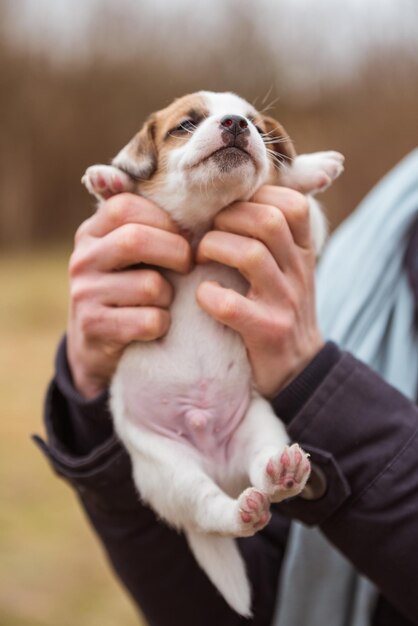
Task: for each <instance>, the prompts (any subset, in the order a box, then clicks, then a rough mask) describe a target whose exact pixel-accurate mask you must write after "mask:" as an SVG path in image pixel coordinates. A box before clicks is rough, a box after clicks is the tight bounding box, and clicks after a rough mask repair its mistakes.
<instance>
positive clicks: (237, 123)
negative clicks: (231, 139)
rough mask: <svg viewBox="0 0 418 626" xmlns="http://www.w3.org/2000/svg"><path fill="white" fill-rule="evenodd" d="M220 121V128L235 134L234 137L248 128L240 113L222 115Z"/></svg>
mask: <svg viewBox="0 0 418 626" xmlns="http://www.w3.org/2000/svg"><path fill="white" fill-rule="evenodd" d="M220 123H221V127H222V128H224V129H225V130H227V131H228V132H230V133H231V134H232V135H235V137H236V136H237V135H239V134H240V133H244V132H245V131H246V130H247V129H248V122H247V120H246V119H245V117H241V115H224V116H223V118H222V119H221V122H220Z"/></svg>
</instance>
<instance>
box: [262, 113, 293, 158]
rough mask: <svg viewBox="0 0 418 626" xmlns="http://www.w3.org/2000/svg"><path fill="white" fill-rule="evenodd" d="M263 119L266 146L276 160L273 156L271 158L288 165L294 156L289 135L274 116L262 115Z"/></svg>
mask: <svg viewBox="0 0 418 626" xmlns="http://www.w3.org/2000/svg"><path fill="white" fill-rule="evenodd" d="M263 121H264V125H265V128H266V143H267V146H266V147H267V148H268V149H269V150H272V151H273V152H274V155H275V156H276V157H277V160H276V159H274V157H273V159H274V161H276V163H277V162H279V163H282V164H283V165H288V164H289V163H291V162H292V160H293V159H294V158H295V156H296V150H295V148H294V146H293V143H292V141H291V140H290V138H289V135H288V134H287V132H286V131H285V129H284V128H283V126H282V125H281V124H279V122H277V121H276V120H275V119H274V118H272V117H268V116H266V115H264V116H263Z"/></svg>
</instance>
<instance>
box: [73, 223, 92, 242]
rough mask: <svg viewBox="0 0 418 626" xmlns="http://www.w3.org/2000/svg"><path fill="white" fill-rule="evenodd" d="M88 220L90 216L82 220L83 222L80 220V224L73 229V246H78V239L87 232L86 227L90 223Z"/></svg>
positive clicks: (82, 237)
mask: <svg viewBox="0 0 418 626" xmlns="http://www.w3.org/2000/svg"><path fill="white" fill-rule="evenodd" d="M90 222H91V218H89V219H87V220H84V222H82V223H81V224H80V226H79V227H78V228H77V230H76V231H75V234H74V245H75V246H78V245H79V243H80V241H81V240H82V239H84V237H85V235H86V232H87V229H88V226H89V225H90Z"/></svg>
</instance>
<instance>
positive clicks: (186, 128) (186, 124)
mask: <svg viewBox="0 0 418 626" xmlns="http://www.w3.org/2000/svg"><path fill="white" fill-rule="evenodd" d="M196 126H197V123H196V122H195V121H193V120H184V121H183V122H181V124H179V125H178V126H176V127H175V128H172V129H171V130H170V135H173V134H179V133H192V132H193V131H194V130H195V128H196Z"/></svg>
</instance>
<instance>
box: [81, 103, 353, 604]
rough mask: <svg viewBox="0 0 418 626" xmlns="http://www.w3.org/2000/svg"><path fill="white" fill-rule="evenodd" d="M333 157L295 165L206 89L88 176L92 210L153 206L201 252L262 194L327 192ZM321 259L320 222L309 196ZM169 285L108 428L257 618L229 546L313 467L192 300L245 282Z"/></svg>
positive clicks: (196, 278)
mask: <svg viewBox="0 0 418 626" xmlns="http://www.w3.org/2000/svg"><path fill="white" fill-rule="evenodd" d="M342 163H343V157H342V155H340V154H339V153H337V152H322V153H314V154H308V155H301V156H296V153H295V150H294V147H293V145H292V143H291V141H290V140H289V138H288V137H287V134H286V132H285V131H284V129H283V128H282V126H281V125H280V124H279V123H278V122H276V121H275V120H273V119H271V118H269V117H266V116H264V115H262V114H261V113H259V112H258V111H257V110H256V109H255V108H254V107H253V106H251V105H250V104H249V103H248V102H246V101H245V100H243V99H242V98H240V97H238V96H236V95H234V94H232V93H211V92H206V91H202V92H199V93H195V94H192V95H188V96H185V97H183V98H180V99H178V100H176V101H175V102H174V103H172V104H171V105H170V106H168V107H167V108H165V109H163V110H161V111H158V112H157V113H154V114H153V115H151V117H150V118H149V119H148V120H147V121H146V123H145V124H144V126H143V127H142V129H141V130H140V131H139V132H138V134H136V135H135V136H134V138H133V139H132V140H131V141H130V142H129V143H128V144H127V146H125V147H124V148H123V149H122V150H121V151H120V152H119V154H118V155H117V156H116V157H115V158H114V159H113V161H112V165H110V166H108V165H93V166H92V167H89V168H88V169H87V171H86V173H85V175H84V177H83V182H84V184H85V185H86V187H87V189H88V190H89V191H90V192H91V193H92V194H94V195H95V196H96V197H97V198H98V199H99V200H101V199H103V198H108V197H110V196H111V195H113V194H116V193H120V192H122V191H130V192H133V193H137V194H139V195H141V196H144V197H146V198H149V199H151V200H153V201H154V202H156V203H157V204H158V205H159V206H160V207H162V208H163V209H165V210H166V211H167V213H169V214H170V215H171V217H172V218H173V219H174V220H175V222H177V224H178V225H179V226H180V228H181V229H182V232H183V233H185V234H187V236H188V237H189V239H190V241H191V242H192V245H194V246H196V245H197V243H198V242H199V240H200V239H201V238H202V236H203V235H204V234H205V233H206V232H207V231H208V230H209V229H210V228H211V224H212V221H213V218H214V217H215V215H216V214H217V213H218V212H219V211H220V210H221V209H222V208H223V207H225V206H227V205H229V204H230V203H232V202H234V201H236V200H248V199H249V198H251V196H252V195H253V194H254V192H255V191H256V190H257V189H258V188H259V187H260V186H261V185H263V184H265V183H269V184H274V185H284V186H289V187H292V188H294V189H298V190H299V191H302V192H303V193H307V194H313V193H316V192H317V191H321V190H323V189H324V188H325V187H327V186H328V185H329V184H330V183H331V181H332V180H333V179H334V178H336V177H337V176H338V175H339V174H340V173H341V171H342V169H343V166H342ZM310 210H311V222H312V232H313V238H314V243H315V246H316V250H317V251H318V252H319V250H320V249H321V247H322V245H323V243H324V239H325V236H326V226H325V221H324V218H323V216H322V213H321V211H320V209H319V205H318V204H317V203H316V202H315V200H313V198H312V196H310ZM164 274H165V276H167V278H168V280H169V281H170V282H171V284H172V285H173V286H174V290H175V299H174V302H173V304H172V307H171V318H172V323H171V327H170V329H169V332H168V333H167V335H166V336H165V337H163V338H162V339H159V340H158V341H154V342H151V343H134V344H132V345H131V346H129V347H128V348H127V349H126V350H125V352H124V355H123V357H122V359H121V360H120V363H119V366H118V368H117V371H116V374H115V376H114V378H113V381H112V385H111V410H112V414H113V419H114V425H115V430H116V432H117V434H118V436H119V437H120V439H121V441H122V442H123V443H124V445H125V446H126V448H127V450H128V452H129V454H130V457H131V460H132V468H133V477H134V481H135V484H136V486H137V488H138V491H139V493H140V496H141V498H142V499H143V500H144V501H145V502H147V503H148V504H149V505H150V506H151V507H152V508H153V509H154V510H155V511H156V512H157V514H158V515H159V516H160V517H161V518H163V519H164V520H165V521H166V522H168V524H170V525H172V526H174V527H176V528H177V529H179V530H182V531H184V533H185V535H186V537H187V540H188V542H189V545H190V547H191V549H192V551H193V553H194V555H195V557H196V559H197V561H198V563H199V564H200V565H201V567H202V568H203V569H204V571H205V572H206V573H207V575H208V577H209V578H210V580H211V581H212V583H213V584H214V585H215V586H216V587H217V588H218V590H219V591H220V592H221V594H222V595H223V596H224V598H225V599H226V601H227V602H228V603H229V604H230V606H231V607H232V608H233V609H235V611H237V612H238V613H240V614H241V615H244V616H249V615H251V592H250V586H249V583H248V580H247V577H246V573H245V567H244V563H243V560H242V558H241V556H240V553H239V551H238V549H237V547H236V544H235V541H234V537H248V536H250V535H253V534H254V533H256V532H257V531H258V530H260V529H261V528H263V527H264V526H265V525H266V524H267V523H268V521H269V519H270V512H269V507H270V503H271V502H280V501H281V500H284V499H285V498H289V497H292V496H296V495H297V494H299V493H300V492H301V491H302V490H303V488H304V486H305V484H306V481H307V480H308V477H309V473H310V464H309V460H308V458H307V455H306V454H305V453H304V452H303V450H301V448H300V447H299V446H298V445H297V444H293V445H291V446H288V445H287V443H288V437H287V435H286V431H285V429H284V426H283V425H282V423H281V422H280V421H279V419H278V418H277V416H276V415H275V414H274V412H273V410H272V408H271V406H270V404H269V402H267V401H266V400H265V399H264V398H262V397H261V396H260V395H259V394H258V393H257V390H256V389H255V388H254V387H253V385H252V379H251V369H250V365H249V362H248V359H247V355H246V350H245V347H244V345H243V342H242V340H241V337H240V336H239V335H238V334H237V333H235V332H234V331H232V330H230V329H229V328H226V327H225V326H223V325H221V324H219V323H218V322H216V321H215V320H213V319H212V318H211V317H210V316H209V315H207V314H206V313H205V312H203V311H202V309H200V308H199V306H198V305H197V303H196V297H195V296H196V290H197V288H198V286H199V285H200V284H201V283H202V282H203V281H206V280H215V281H217V282H219V283H221V284H222V285H223V286H224V287H229V288H232V289H235V290H236V291H238V292H239V293H241V294H243V293H245V292H246V290H247V288H248V285H247V283H246V281H245V280H244V279H243V277H242V276H241V275H240V274H239V273H238V272H237V271H235V270H233V269H231V268H230V267H225V266H222V265H219V264H216V263H211V264H205V265H200V266H196V267H195V268H194V269H193V270H192V271H191V272H190V273H189V274H188V275H187V276H180V275H177V274H175V273H173V272H168V271H165V272H164Z"/></svg>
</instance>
